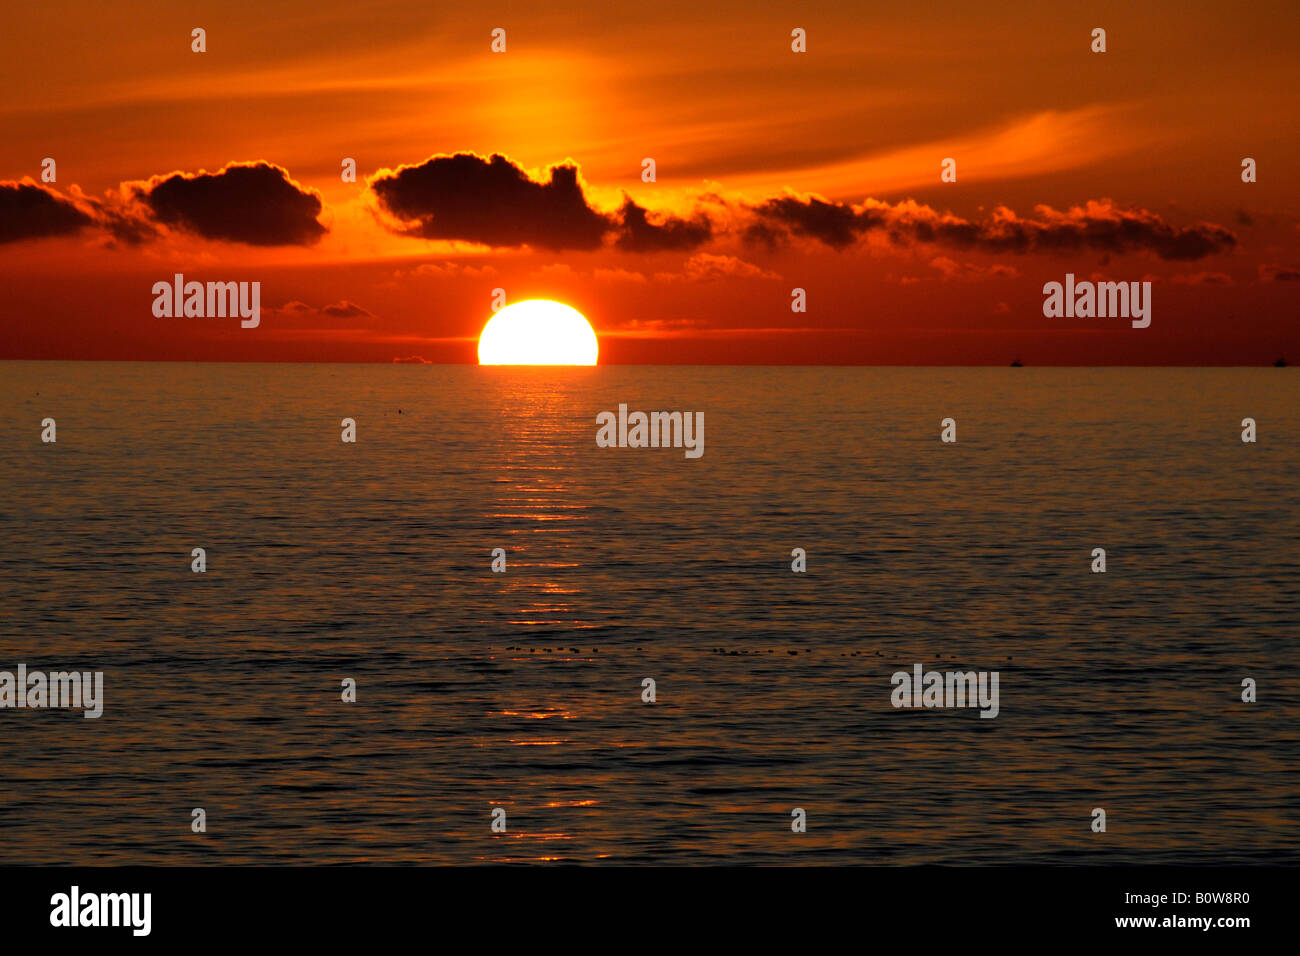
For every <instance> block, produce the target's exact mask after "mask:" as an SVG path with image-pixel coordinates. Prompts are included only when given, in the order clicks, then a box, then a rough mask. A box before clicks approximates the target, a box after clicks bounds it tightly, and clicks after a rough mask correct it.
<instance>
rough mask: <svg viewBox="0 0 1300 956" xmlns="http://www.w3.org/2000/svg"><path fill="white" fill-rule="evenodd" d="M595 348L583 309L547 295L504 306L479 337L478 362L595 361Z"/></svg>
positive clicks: (488, 363) (577, 362) (510, 363)
mask: <svg viewBox="0 0 1300 956" xmlns="http://www.w3.org/2000/svg"><path fill="white" fill-rule="evenodd" d="M597 351H598V347H597V344H596V333H595V331H594V330H593V329H592V327H591V323H589V322H588V321H587V320H586V319H584V318H583V317H582V313H581V312H579V311H578V310H577V309H571V308H569V306H567V305H564V304H563V303H560V302H552V301H550V300H549V299H529V300H528V301H526V302H516V303H515V304H514V305H508V306H506V307H505V308H504V309H502V310H501V311H500V312H498V313H497V314H496V315H494V316H492V318H491V319H490V320H489V321H488V324H487V325H486V326H484V328H483V333H482V335H480V336H479V339H478V363H479V365H595V364H596V353H597Z"/></svg>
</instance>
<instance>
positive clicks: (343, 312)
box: [321, 299, 375, 319]
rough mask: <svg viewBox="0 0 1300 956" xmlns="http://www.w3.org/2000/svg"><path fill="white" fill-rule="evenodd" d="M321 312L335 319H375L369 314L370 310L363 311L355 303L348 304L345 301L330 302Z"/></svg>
mask: <svg viewBox="0 0 1300 956" xmlns="http://www.w3.org/2000/svg"><path fill="white" fill-rule="evenodd" d="M321 312H323V313H325V314H326V315H330V316H333V317H334V318H336V319H353V318H367V319H373V318H374V317H375V316H374V313H372V312H370V310H368V309H363V308H362V307H361V306H359V305H357V304H356V303H355V302H349V301H348V300H347V299H344V300H343V301H342V302H331V303H330V304H329V305H327V306H323V307H322V308H321Z"/></svg>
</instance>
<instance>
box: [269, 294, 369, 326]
mask: <svg viewBox="0 0 1300 956" xmlns="http://www.w3.org/2000/svg"><path fill="white" fill-rule="evenodd" d="M262 316H263V318H265V319H270V320H273V321H275V322H276V323H277V324H278V325H280V326H282V327H293V326H301V325H302V324H303V323H304V322H306V323H318V322H320V321H321V320H323V319H365V320H371V319H374V318H375V314H374V313H373V312H371V311H370V310H369V309H366V308H363V307H362V306H359V305H357V304H356V303H355V302H349V301H348V300H347V299H342V300H341V301H339V302H331V303H329V304H328V305H322V306H315V305H309V304H308V303H306V302H303V301H301V300H298V299H294V300H292V301H290V302H286V303H285V304H284V305H278V306H273V307H271V308H266V309H263V310H262ZM362 324H366V323H362ZM331 327H334V328H337V324H335V325H333V326H331Z"/></svg>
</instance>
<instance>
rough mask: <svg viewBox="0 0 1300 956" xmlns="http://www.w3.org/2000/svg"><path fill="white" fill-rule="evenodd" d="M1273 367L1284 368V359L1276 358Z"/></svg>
mask: <svg viewBox="0 0 1300 956" xmlns="http://www.w3.org/2000/svg"><path fill="white" fill-rule="evenodd" d="M1273 367H1274V368H1286V359H1278V360H1277V361H1276V362H1274V363H1273Z"/></svg>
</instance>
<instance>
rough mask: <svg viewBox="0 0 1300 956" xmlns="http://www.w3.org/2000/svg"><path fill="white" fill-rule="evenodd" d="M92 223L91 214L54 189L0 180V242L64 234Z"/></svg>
mask: <svg viewBox="0 0 1300 956" xmlns="http://www.w3.org/2000/svg"><path fill="white" fill-rule="evenodd" d="M93 225H96V219H95V218H94V216H92V215H90V214H89V213H87V212H86V211H85V210H83V209H81V208H79V207H78V206H77V205H75V204H74V203H73V202H72V201H71V200H70V199H68V198H67V197H65V196H63V195H61V194H59V193H57V192H55V191H53V190H50V189H46V188H45V187H43V186H37V185H36V184H34V183H30V182H24V183H15V182H0V243H5V242H18V241H20V240H23V239H44V238H47V237H49V236H67V235H71V234H72V233H75V232H79V231H80V230H82V229H85V228H86V227H87V226H93Z"/></svg>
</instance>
